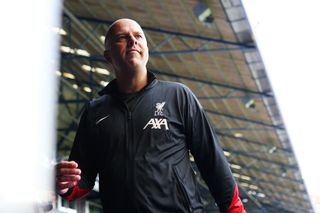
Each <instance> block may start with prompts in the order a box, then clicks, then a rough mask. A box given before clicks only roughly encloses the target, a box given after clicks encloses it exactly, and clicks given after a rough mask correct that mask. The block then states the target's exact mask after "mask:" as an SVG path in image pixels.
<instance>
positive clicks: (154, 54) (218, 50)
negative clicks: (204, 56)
mask: <svg viewBox="0 0 320 213" xmlns="http://www.w3.org/2000/svg"><path fill="white" fill-rule="evenodd" d="M250 49H255V48H254V47H247V48H244V47H236V48H210V49H187V50H176V51H174V50H172V51H150V52H149V55H150V56H157V55H176V54H193V53H207V52H227V51H248V50H250Z"/></svg>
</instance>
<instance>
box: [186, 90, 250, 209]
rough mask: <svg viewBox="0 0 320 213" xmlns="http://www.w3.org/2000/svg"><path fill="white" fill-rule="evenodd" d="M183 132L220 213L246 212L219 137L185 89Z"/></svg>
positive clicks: (191, 95)
mask: <svg viewBox="0 0 320 213" xmlns="http://www.w3.org/2000/svg"><path fill="white" fill-rule="evenodd" d="M185 104H186V105H185V107H186V110H185V111H186V113H187V114H186V115H185V117H186V121H185V122H186V123H187V125H186V128H187V129H186V132H187V143H188V146H189V149H190V151H191V153H192V155H193V156H194V159H195V162H196V164H197V167H198V169H199V171H200V173H201V176H202V178H203V179H204V181H205V182H206V183H207V185H208V187H209V190H210V192H211V194H212V195H213V197H214V199H215V201H216V203H217V205H218V207H219V209H220V211H221V212H227V213H245V210H244V207H243V204H242V202H241V200H240V198H239V194H238V187H237V184H236V182H235V180H234V178H233V175H232V172H231V170H230V167H229V163H228V162H227V160H226V158H225V156H224V153H223V150H222V149H221V147H220V144H219V141H218V138H217V136H216V134H215V132H214V129H213V128H212V126H211V125H210V123H209V120H208V118H207V116H206V113H205V112H204V110H203V108H202V106H201V105H200V103H199V102H198V100H197V98H196V97H195V96H194V95H193V93H192V92H191V91H190V90H189V89H187V101H186V103H185Z"/></svg>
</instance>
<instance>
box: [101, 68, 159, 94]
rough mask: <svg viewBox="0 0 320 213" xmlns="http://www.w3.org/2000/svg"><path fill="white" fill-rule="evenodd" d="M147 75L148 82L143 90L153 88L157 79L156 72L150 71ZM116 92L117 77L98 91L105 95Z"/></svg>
mask: <svg viewBox="0 0 320 213" xmlns="http://www.w3.org/2000/svg"><path fill="white" fill-rule="evenodd" d="M147 75H148V84H147V86H146V87H144V88H143V89H142V90H146V89H149V88H152V87H153V86H154V85H155V83H156V81H157V79H156V76H155V74H154V73H152V72H150V71H148V72H147ZM115 93H118V88H117V79H113V80H112V81H110V83H109V84H108V85H107V86H106V87H104V88H103V89H102V90H101V91H99V92H98V94H99V95H100V96H102V95H105V94H108V95H113V94H115Z"/></svg>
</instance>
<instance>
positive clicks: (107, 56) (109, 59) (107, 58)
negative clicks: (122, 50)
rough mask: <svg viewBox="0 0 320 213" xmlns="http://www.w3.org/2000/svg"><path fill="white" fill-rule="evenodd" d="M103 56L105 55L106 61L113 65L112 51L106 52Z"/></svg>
mask: <svg viewBox="0 0 320 213" xmlns="http://www.w3.org/2000/svg"><path fill="white" fill-rule="evenodd" d="M103 55H104V58H105V59H106V61H107V62H108V63H110V64H112V60H111V57H110V51H109V50H105V51H104V52H103Z"/></svg>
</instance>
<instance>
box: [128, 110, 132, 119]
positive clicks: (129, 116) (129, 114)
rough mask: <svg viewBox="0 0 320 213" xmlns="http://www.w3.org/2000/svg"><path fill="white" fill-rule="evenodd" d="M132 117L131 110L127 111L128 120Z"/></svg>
mask: <svg viewBox="0 0 320 213" xmlns="http://www.w3.org/2000/svg"><path fill="white" fill-rule="evenodd" d="M131 119H132V113H131V111H128V120H131Z"/></svg>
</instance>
